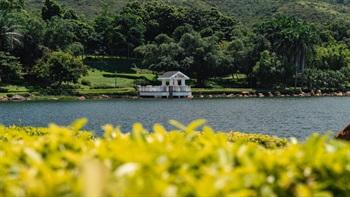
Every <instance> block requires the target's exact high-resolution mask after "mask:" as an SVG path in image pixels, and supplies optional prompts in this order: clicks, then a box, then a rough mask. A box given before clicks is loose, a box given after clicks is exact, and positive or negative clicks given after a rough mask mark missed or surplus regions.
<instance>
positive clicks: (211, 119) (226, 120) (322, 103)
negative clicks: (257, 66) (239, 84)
mask: <svg viewBox="0 0 350 197" xmlns="http://www.w3.org/2000/svg"><path fill="white" fill-rule="evenodd" d="M81 117H86V118H88V124H87V125H86V126H85V127H84V129H86V130H89V131H94V132H95V134H96V135H97V136H100V135H102V133H103V131H102V129H101V126H103V125H104V124H107V123H110V124H112V125H114V126H117V125H120V126H121V130H122V131H123V132H128V131H130V130H131V128H132V125H133V123H136V122H140V123H142V124H143V125H144V127H145V128H146V129H147V130H149V131H151V130H152V126H153V124H154V123H161V124H162V125H163V126H164V127H165V128H166V129H167V130H171V129H175V127H173V126H172V125H170V124H169V123H168V122H169V120H170V119H174V120H177V121H179V122H181V123H182V124H185V125H187V124H189V123H190V122H191V121H193V120H196V119H206V120H207V123H206V125H209V126H210V127H212V128H213V129H214V130H215V131H224V132H228V131H241V132H245V133H261V134H269V135H275V136H278V137H286V138H289V137H292V136H293V137H296V138H297V139H299V140H304V139H305V138H306V137H308V136H309V135H311V134H312V133H314V132H318V133H321V134H325V133H327V131H331V133H332V134H335V133H336V132H337V131H339V130H340V129H341V128H343V127H345V126H346V125H348V124H349V123H350V97H304V98H295V97H280V98H241V99H238V98H236V99H135V100H132V99H115V100H86V101H25V102H0V124H3V125H5V126H9V125H14V124H16V125H24V126H41V127H46V126H47V125H48V123H56V124H58V125H64V126H66V125H69V124H70V123H71V122H72V121H74V120H75V119H78V118H81Z"/></svg>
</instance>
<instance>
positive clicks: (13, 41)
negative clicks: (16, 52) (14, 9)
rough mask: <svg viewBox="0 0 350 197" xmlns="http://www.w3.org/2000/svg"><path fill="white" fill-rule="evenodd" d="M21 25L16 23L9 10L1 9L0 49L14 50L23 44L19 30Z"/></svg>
mask: <svg viewBox="0 0 350 197" xmlns="http://www.w3.org/2000/svg"><path fill="white" fill-rule="evenodd" d="M20 28H21V26H20V25H16V24H14V19H13V18H11V17H10V16H9V15H8V14H7V11H2V10H0V51H12V50H13V49H14V48H15V46H18V45H21V44H22V40H21V38H22V34H21V33H20V32H19V31H18V30H19V29H20Z"/></svg>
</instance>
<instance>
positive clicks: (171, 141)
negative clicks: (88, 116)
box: [0, 119, 350, 196]
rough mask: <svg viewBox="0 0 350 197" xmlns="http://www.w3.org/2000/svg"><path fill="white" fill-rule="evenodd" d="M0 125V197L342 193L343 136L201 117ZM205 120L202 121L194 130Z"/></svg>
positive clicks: (347, 146)
mask: <svg viewBox="0 0 350 197" xmlns="http://www.w3.org/2000/svg"><path fill="white" fill-rule="evenodd" d="M84 123H85V120H84V119H82V120H79V121H77V122H76V123H74V124H72V125H71V126H68V127H59V126H56V125H53V124H51V125H50V126H49V127H48V128H32V127H10V128H6V127H4V126H0V141H1V143H0V150H1V151H0V153H1V156H2V160H1V163H0V165H1V166H0V168H1V169H2V170H1V171H0V173H1V177H2V179H1V180H0V186H1V187H0V193H1V195H2V196H86V195H89V196H140V195H141V196H347V194H348V193H349V191H350V185H349V182H348V178H349V176H350V169H349V168H348V167H346V166H348V165H349V152H348V150H349V149H350V144H349V143H346V142H342V141H336V140H329V138H328V136H323V137H322V136H318V135H315V136H310V138H309V139H308V140H306V141H305V142H302V143H298V142H296V141H291V142H287V141H286V140H285V139H278V138H274V137H270V136H265V135H254V134H243V133H239V132H230V133H216V132H214V131H213V130H211V129H210V128H209V127H207V126H204V127H201V126H202V125H203V123H204V121H203V120H198V121H195V122H192V123H191V124H189V125H188V126H184V125H181V124H180V123H178V122H176V121H172V124H173V125H175V126H177V127H178V128H179V129H178V130H174V131H165V130H164V128H163V127H162V126H161V125H158V124H156V125H154V129H153V132H152V133H148V132H147V131H145V130H144V129H143V127H142V125H140V124H135V125H134V127H133V131H132V132H131V133H127V134H123V133H122V132H121V131H120V130H119V129H118V128H114V127H113V126H111V125H106V126H104V127H103V128H104V131H105V133H104V135H103V136H102V137H100V138H94V137H93V134H92V133H89V132H83V131H81V127H82V126H83V125H84ZM199 128H202V129H199Z"/></svg>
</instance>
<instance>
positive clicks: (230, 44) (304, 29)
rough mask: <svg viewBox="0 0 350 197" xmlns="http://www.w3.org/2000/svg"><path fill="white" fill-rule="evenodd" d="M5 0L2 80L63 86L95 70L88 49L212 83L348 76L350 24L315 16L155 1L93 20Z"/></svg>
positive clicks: (266, 84)
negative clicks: (238, 13) (247, 17)
mask: <svg viewBox="0 0 350 197" xmlns="http://www.w3.org/2000/svg"><path fill="white" fill-rule="evenodd" d="M24 5H25V4H24V1H23V0H17V1H16V0H5V1H4V0H1V2H0V10H1V11H0V66H1V67H0V85H1V84H11V83H20V84H23V83H26V84H31V85H38V86H41V87H45V88H48V87H50V88H59V87H61V86H62V85H63V84H64V83H65V82H77V81H78V79H79V78H80V77H81V76H82V75H85V74H87V67H86V66H84V65H83V64H82V62H81V59H82V58H84V57H85V56H86V55H98V56H126V57H133V58H135V57H136V58H141V59H142V60H143V63H144V64H146V65H149V67H150V69H151V70H153V71H156V72H157V71H158V72H163V71H167V70H180V71H183V72H185V73H186V74H188V75H189V76H191V77H193V78H194V79H195V80H196V83H197V86H199V87H205V86H207V85H208V81H209V80H210V79H213V78H218V77H227V76H233V77H234V76H235V75H236V74H244V75H245V76H246V80H247V83H246V84H247V85H246V86H249V87H263V88H281V87H293V86H294V87H297V86H298V87H300V86H301V87H302V88H304V87H308V88H338V89H341V88H344V87H346V85H348V83H349V82H350V30H349V29H350V22H349V21H346V20H333V21H327V22H325V23H323V24H322V25H321V24H318V23H311V22H308V21H306V20H302V19H299V18H297V17H293V16H288V15H286V14H281V13H276V14H274V16H271V17H270V18H269V19H268V20H264V21H263V22H259V23H256V24H253V25H249V26H248V25H245V24H243V23H241V22H239V21H237V20H236V19H235V18H234V17H233V16H229V15H225V14H223V13H221V12H220V11H219V10H218V9H216V8H208V9H199V8H194V7H181V6H177V7H175V6H171V5H168V4H164V3H159V2H156V1H151V2H147V3H139V2H138V1H134V2H130V3H128V4H126V6H124V7H123V8H122V9H121V10H120V11H119V12H118V13H116V12H112V11H111V10H110V9H109V7H108V4H105V6H104V8H103V9H102V11H101V12H100V13H99V14H98V15H97V16H96V17H94V18H91V19H87V18H85V17H84V16H83V15H79V14H77V13H76V12H75V10H73V9H69V8H66V7H65V6H62V5H60V4H59V3H57V2H56V1H55V0H46V1H45V2H44V3H43V5H42V8H41V9H39V10H33V11H31V12H28V11H26V10H24Z"/></svg>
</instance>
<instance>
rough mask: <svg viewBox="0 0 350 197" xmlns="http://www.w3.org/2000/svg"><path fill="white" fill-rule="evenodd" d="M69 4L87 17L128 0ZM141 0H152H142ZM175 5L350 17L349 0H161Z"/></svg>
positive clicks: (252, 14)
mask: <svg viewBox="0 0 350 197" xmlns="http://www.w3.org/2000/svg"><path fill="white" fill-rule="evenodd" d="M43 1H44V0H26V1H25V3H26V9H28V10H33V9H35V8H39V9H40V8H41V7H42V5H43ZM57 1H58V2H59V3H60V4H64V5H65V6H66V8H73V9H74V10H76V11H77V12H78V13H79V14H84V15H85V16H87V17H88V18H92V17H94V16H96V15H97V14H98V13H99V12H101V11H102V10H104V9H108V10H110V11H115V12H118V11H119V10H120V9H121V8H122V7H123V6H125V5H126V4H127V3H128V2H129V0H103V1H100V0H57ZM139 2H140V3H146V2H150V0H139ZM158 2H163V3H167V4H170V5H175V6H190V7H197V8H208V7H217V8H218V9H219V10H220V11H221V12H223V13H225V14H228V15H232V16H235V18H236V19H237V20H238V21H242V22H245V23H252V22H254V21H255V22H256V21H261V20H263V19H265V18H266V17H269V16H271V15H274V14H276V13H278V12H283V13H288V14H289V15H295V16H297V17H300V18H301V19H303V20H308V21H313V22H320V23H322V22H324V21H327V20H335V19H343V20H350V0H244V1H242V0H226V1H221V0H172V1H170V0H158Z"/></svg>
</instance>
